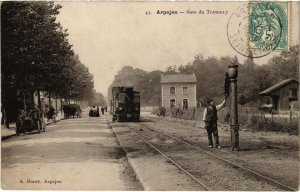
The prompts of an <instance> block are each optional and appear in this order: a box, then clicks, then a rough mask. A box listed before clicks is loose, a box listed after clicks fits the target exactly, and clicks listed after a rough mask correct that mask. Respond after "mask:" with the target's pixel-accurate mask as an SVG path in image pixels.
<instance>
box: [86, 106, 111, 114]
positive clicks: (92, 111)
mask: <svg viewBox="0 0 300 192" xmlns="http://www.w3.org/2000/svg"><path fill="white" fill-rule="evenodd" d="M100 110H101V113H102V115H104V112H107V106H101V107H100V109H99V106H95V105H94V106H92V107H90V112H89V116H90V117H100Z"/></svg>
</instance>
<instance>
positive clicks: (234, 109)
mask: <svg viewBox="0 0 300 192" xmlns="http://www.w3.org/2000/svg"><path fill="white" fill-rule="evenodd" d="M228 77H229V79H230V88H231V96H230V97H231V105H230V130H231V150H232V151H234V150H237V151H239V150H240V148H239V124H238V105H237V77H238V65H237V64H236V63H235V62H231V63H230V65H229V66H228Z"/></svg>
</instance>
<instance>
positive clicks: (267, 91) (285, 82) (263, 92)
mask: <svg viewBox="0 0 300 192" xmlns="http://www.w3.org/2000/svg"><path fill="white" fill-rule="evenodd" d="M291 82H296V83H299V82H298V81H296V80H294V79H285V80H283V81H280V82H279V83H277V84H275V85H273V86H271V87H269V88H268V89H265V90H263V91H262V92H260V93H259V95H268V94H270V93H272V92H273V91H276V90H277V89H279V88H281V87H283V86H285V85H287V84H289V83H291Z"/></svg>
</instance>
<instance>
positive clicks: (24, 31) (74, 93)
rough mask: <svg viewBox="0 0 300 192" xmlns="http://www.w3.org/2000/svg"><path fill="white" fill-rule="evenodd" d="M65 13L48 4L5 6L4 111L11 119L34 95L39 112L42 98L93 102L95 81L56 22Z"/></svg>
mask: <svg viewBox="0 0 300 192" xmlns="http://www.w3.org/2000/svg"><path fill="white" fill-rule="evenodd" d="M61 8H62V6H61V5H55V4H54V3H53V2H49V1H47V2H41V1H37V2H15V1H11V2H8V1H6V2H2V5H1V41H2V42H1V46H2V49H1V55H2V57H1V90H2V91H1V99H2V107H1V111H2V112H4V113H5V114H7V115H8V117H9V114H13V110H16V109H18V108H22V107H25V106H26V101H25V97H26V95H32V94H34V93H36V94H37V96H38V98H39V99H38V105H39V107H41V106H40V105H41V104H40V93H44V94H45V96H47V97H49V99H50V98H51V97H52V98H53V97H54V98H64V99H78V100H83V99H84V100H88V99H90V98H92V97H93V94H94V90H93V88H94V82H93V75H92V74H91V73H90V72H89V70H88V68H87V67H86V66H85V65H83V63H81V61H80V60H79V57H78V55H76V54H75V53H74V51H73V50H72V45H71V44H70V43H69V41H68V33H67V29H64V28H63V27H62V25H61V24H60V23H59V22H57V21H56V16H57V15H58V14H59V10H60V9H61ZM20 98H23V100H22V99H21V100H20ZM14 114H15V113H14ZM11 118H13V117H11Z"/></svg>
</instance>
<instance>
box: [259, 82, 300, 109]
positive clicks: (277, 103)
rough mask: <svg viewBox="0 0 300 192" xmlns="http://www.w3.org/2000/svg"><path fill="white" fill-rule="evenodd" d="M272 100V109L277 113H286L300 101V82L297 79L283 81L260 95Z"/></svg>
mask: <svg viewBox="0 0 300 192" xmlns="http://www.w3.org/2000/svg"><path fill="white" fill-rule="evenodd" d="M259 95H261V96H268V97H271V98H272V109H273V111H275V112H279V113H280V112H286V111H289V110H290V109H291V105H292V103H293V102H295V101H298V95H299V82H298V81H297V80H295V79H286V80H283V81H281V82H279V83H277V84H275V85H273V86H271V87H269V88H268V89H266V90H264V91H262V92H260V93H259Z"/></svg>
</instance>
